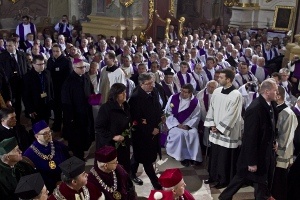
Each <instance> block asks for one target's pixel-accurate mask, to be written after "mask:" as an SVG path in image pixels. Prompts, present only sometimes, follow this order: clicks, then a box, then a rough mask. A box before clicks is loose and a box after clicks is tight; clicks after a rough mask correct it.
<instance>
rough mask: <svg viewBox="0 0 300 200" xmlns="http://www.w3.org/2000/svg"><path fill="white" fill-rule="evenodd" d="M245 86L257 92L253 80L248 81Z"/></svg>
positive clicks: (256, 86)
mask: <svg viewBox="0 0 300 200" xmlns="http://www.w3.org/2000/svg"><path fill="white" fill-rule="evenodd" d="M247 86H248V90H249V91H252V92H257V90H258V85H257V83H255V82H248V83H247Z"/></svg>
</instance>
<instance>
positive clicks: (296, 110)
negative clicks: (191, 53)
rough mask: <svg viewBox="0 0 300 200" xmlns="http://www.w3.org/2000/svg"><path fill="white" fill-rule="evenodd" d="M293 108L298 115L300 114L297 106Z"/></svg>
mask: <svg viewBox="0 0 300 200" xmlns="http://www.w3.org/2000/svg"><path fill="white" fill-rule="evenodd" d="M292 110H293V111H294V113H295V115H296V116H300V111H299V110H298V109H297V108H296V107H293V108H292Z"/></svg>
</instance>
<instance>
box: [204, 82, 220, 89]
mask: <svg viewBox="0 0 300 200" xmlns="http://www.w3.org/2000/svg"><path fill="white" fill-rule="evenodd" d="M210 83H214V84H215V85H216V88H217V87H218V86H219V83H218V82H217V81H215V80H210V81H208V82H207V83H206V87H207V86H208V85H209V84H210Z"/></svg>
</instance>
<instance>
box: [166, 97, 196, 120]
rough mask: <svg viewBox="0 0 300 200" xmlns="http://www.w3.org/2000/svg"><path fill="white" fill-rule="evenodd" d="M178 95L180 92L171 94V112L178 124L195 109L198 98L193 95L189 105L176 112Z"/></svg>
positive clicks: (178, 101) (178, 100)
mask: <svg viewBox="0 0 300 200" xmlns="http://www.w3.org/2000/svg"><path fill="white" fill-rule="evenodd" d="M179 96H180V93H178V94H175V95H173V96H172V99H171V103H172V104H173V105H174V106H173V108H172V113H173V115H174V117H175V118H176V119H177V120H178V122H179V123H180V124H182V123H183V122H184V121H185V120H186V119H187V118H188V117H189V116H190V115H191V114H192V112H193V111H194V110H195V108H196V106H197V103H198V99H197V98H195V97H194V98H193V99H192V100H191V102H190V106H189V107H188V108H187V109H185V110H183V111H181V112H178V110H179V103H180V99H179Z"/></svg>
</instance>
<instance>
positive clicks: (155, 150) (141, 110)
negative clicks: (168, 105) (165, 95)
mask: <svg viewBox="0 0 300 200" xmlns="http://www.w3.org/2000/svg"><path fill="white" fill-rule="evenodd" d="M150 94H151V95H148V94H147V93H146V92H145V91H144V90H143V89H142V88H141V87H140V86H137V89H136V90H135V91H134V92H133V94H132V96H131V98H130V99H129V105H130V114H131V118H132V121H136V122H137V125H136V128H135V130H134V131H133V132H132V138H131V140H132V147H133V154H134V158H135V160H136V161H137V162H139V163H153V162H155V160H156V158H157V154H159V155H160V156H161V149H160V145H159V135H156V136H154V135H152V132H153V130H154V128H158V127H159V123H160V122H161V114H162V113H161V105H160V103H159V97H158V94H157V92H154V91H152V92H151V93H150Z"/></svg>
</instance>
